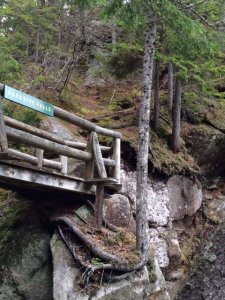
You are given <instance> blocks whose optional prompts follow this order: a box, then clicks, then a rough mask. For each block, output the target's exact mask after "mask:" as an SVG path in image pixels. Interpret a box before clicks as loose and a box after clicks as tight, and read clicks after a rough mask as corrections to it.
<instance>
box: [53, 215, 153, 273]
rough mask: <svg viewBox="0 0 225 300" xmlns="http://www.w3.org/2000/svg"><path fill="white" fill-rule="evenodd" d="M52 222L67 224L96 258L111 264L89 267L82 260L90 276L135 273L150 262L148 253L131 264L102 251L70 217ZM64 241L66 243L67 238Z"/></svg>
mask: <svg viewBox="0 0 225 300" xmlns="http://www.w3.org/2000/svg"><path fill="white" fill-rule="evenodd" d="M52 221H54V222H57V223H61V222H63V223H64V224H66V225H67V226H68V228H69V230H70V231H72V232H73V233H74V234H75V235H76V236H77V237H78V238H79V240H80V241H81V242H82V243H83V244H84V245H85V246H86V247H87V248H88V249H89V250H90V251H91V252H92V253H93V254H94V255H95V256H97V257H98V258H100V259H101V260H102V261H105V262H109V263H102V264H99V265H89V264H88V265H87V264H84V262H83V261H82V260H81V259H80V260H79V263H80V264H81V265H82V266H83V267H85V268H86V269H89V271H87V272H88V275H90V274H93V273H94V272H96V271H97V270H108V271H118V272H133V271H137V270H141V269H142V268H143V267H144V266H145V265H146V264H147V262H148V260H149V253H148V252H147V251H146V253H144V254H142V256H141V257H140V260H139V261H138V262H137V263H133V264H131V263H129V262H128V261H122V259H121V258H118V257H116V256H115V255H112V254H111V253H108V252H106V251H104V250H102V249H100V248H99V247H98V246H96V245H95V244H94V243H93V242H92V241H90V240H89V239H88V238H87V237H86V236H85V234H84V233H83V232H81V231H80V229H79V228H77V226H76V225H75V224H74V223H73V222H72V221H71V220H70V218H69V217H68V216H61V217H56V218H54V219H53V220H52ZM63 240H64V241H65V238H64V239H63ZM65 243H66V242H65ZM66 245H67V247H69V246H68V243H66ZM70 251H71V250H70ZM73 256H74V254H73ZM74 258H75V259H76V260H77V256H74ZM130 275H131V274H129V275H128V276H130Z"/></svg>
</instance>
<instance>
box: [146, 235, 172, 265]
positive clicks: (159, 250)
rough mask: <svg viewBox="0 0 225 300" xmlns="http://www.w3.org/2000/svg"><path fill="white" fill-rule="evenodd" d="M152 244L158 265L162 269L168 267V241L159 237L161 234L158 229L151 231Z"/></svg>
mask: <svg viewBox="0 0 225 300" xmlns="http://www.w3.org/2000/svg"><path fill="white" fill-rule="evenodd" d="M150 243H151V247H153V249H154V253H155V257H156V259H157V263H158V265H159V266H160V267H161V268H165V267H168V265H169V257H168V253H167V242H166V239H163V238H161V237H159V232H158V230H156V229H150Z"/></svg>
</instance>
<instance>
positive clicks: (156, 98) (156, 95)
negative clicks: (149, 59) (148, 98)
mask: <svg viewBox="0 0 225 300" xmlns="http://www.w3.org/2000/svg"><path fill="white" fill-rule="evenodd" d="M159 74H160V61H159V60H158V59H157V60H156V62H155V78H154V79H155V84H154V123H153V128H154V130H155V131H157V129H158V125H159Z"/></svg>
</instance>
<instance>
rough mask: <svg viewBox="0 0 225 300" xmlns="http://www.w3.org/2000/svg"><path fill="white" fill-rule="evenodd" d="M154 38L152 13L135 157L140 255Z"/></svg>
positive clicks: (145, 239)
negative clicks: (136, 155) (137, 146)
mask: <svg viewBox="0 0 225 300" xmlns="http://www.w3.org/2000/svg"><path fill="white" fill-rule="evenodd" d="M155 37H156V18H155V16H154V14H153V12H152V11H150V12H149V14H148V24H147V28H146V38H145V53H144V62H143V79H142V100H141V104H140V111H139V148H138V157H137V192H136V202H137V206H136V216H137V227H136V239H137V241H136V243H137V249H138V250H139V251H140V252H141V253H142V255H147V254H148V252H149V243H150V241H149V228H148V219H147V189H146V187H147V178H148V150H149V121H150V102H151V90H152V77H153V56H154V48H155Z"/></svg>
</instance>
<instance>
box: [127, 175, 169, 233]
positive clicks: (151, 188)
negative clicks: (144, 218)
mask: <svg viewBox="0 0 225 300" xmlns="http://www.w3.org/2000/svg"><path fill="white" fill-rule="evenodd" d="M121 183H122V190H121V193H123V194H125V195H126V196H127V197H128V198H129V199H130V201H131V205H132V209H133V210H134V209H135V206H136V205H135V203H136V172H131V171H130V172H125V170H122V171H121ZM147 197H148V199H147V200H148V212H147V213H148V220H149V222H150V227H151V225H153V226H167V225H168V223H169V217H170V212H169V196H168V189H167V186H166V185H165V184H164V182H163V181H160V180H151V179H150V178H149V179H148V184H147Z"/></svg>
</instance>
